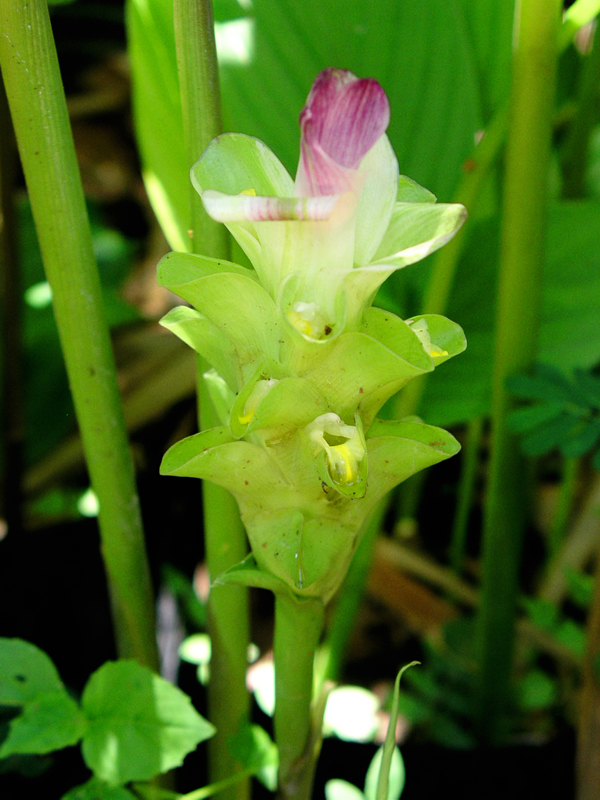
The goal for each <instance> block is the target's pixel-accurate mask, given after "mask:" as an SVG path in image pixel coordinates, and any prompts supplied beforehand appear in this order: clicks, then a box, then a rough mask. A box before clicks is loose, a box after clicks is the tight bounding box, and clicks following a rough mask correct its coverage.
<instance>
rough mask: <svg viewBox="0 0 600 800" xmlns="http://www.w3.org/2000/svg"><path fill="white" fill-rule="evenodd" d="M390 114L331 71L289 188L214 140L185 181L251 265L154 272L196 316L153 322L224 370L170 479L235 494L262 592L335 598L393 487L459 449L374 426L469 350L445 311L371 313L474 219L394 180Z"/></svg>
mask: <svg viewBox="0 0 600 800" xmlns="http://www.w3.org/2000/svg"><path fill="white" fill-rule="evenodd" d="M389 118H390V110H389V104H388V100H387V97H386V96H385V93H384V91H383V89H382V88H381V86H380V85H379V84H378V83H377V82H376V81H375V80H372V79H369V78H366V79H358V78H357V77H356V76H354V75H352V73H350V72H347V71H344V70H335V69H327V70H324V71H323V72H322V73H321V74H320V75H318V76H317V78H316V80H315V82H314V84H313V86H312V89H311V90H310V93H309V95H308V99H307V101H306V105H305V106H304V108H303V109H302V112H301V114H300V129H301V143H300V160H299V164H298V169H297V173H296V177H295V180H293V179H292V178H291V176H290V175H289V174H288V172H287V171H286V169H285V168H284V167H283V165H282V164H281V162H280V161H279V160H278V159H277V158H276V156H275V155H274V154H273V153H272V152H271V151H270V150H269V148H268V147H267V146H266V145H265V144H263V143H262V142H261V141H259V140H258V139H255V138H252V137H250V136H244V135H241V134H233V133H229V134H224V135H222V136H219V137H217V138H216V139H214V140H213V141H212V142H211V144H210V145H209V146H208V148H207V149H206V151H205V152H204V154H203V155H202V157H201V158H200V160H199V161H198V162H197V163H196V164H195V165H194V167H193V168H192V181H193V183H194V185H195V187H196V189H197V190H198V191H199V192H200V195H201V197H202V201H203V203H204V205H205V208H206V210H207V211H208V213H209V214H210V215H211V216H212V217H213V218H214V219H215V220H218V221H220V222H224V223H225V224H226V225H227V227H228V228H229V230H230V231H231V233H232V234H233V235H234V236H235V237H236V239H237V240H238V242H239V244H240V245H241V247H242V248H243V250H244V251H245V252H246V254H247V256H248V258H249V259H250V261H251V263H252V266H253V267H254V269H247V268H245V267H242V266H240V265H238V264H233V263H230V262H226V261H223V260H220V259H214V258H208V257H206V256H200V255H195V254H190V253H170V254H169V255H167V256H165V258H164V259H163V260H162V261H161V264H160V265H159V283H161V284H162V285H163V286H166V287H168V288H169V289H171V291H173V292H174V293H175V294H178V295H180V296H181V297H182V298H184V299H185V300H187V301H188V302H189V303H190V305H191V306H192V307H191V308H189V307H185V306H180V307H178V308H175V309H172V310H171V311H170V312H169V314H167V316H166V317H165V318H163V320H162V321H161V322H162V324H163V325H165V327H167V328H169V329H170V330H172V331H173V332H174V333H176V334H177V335H178V336H179V337H180V338H181V339H183V340H184V341H185V342H186V343H187V344H189V345H190V346H191V347H193V348H194V349H195V350H197V352H198V353H200V354H201V355H202V356H203V357H204V358H205V359H206V360H207V361H208V362H209V363H210V364H211V365H212V367H213V368H214V370H213V371H212V372H211V374H210V376H209V377H210V388H211V396H212V397H213V399H214V400H215V407H216V408H217V410H218V411H219V412H220V416H221V421H222V425H221V427H217V428H212V429H210V430H206V431H202V432H201V433H198V434H196V435H195V436H191V437H188V438H187V439H184V440H183V441H181V442H178V443H177V444H175V445H174V446H173V447H172V448H171V449H170V450H169V452H168V453H167V454H166V455H165V457H164V459H163V463H162V465H161V472H162V473H163V474H167V475H182V476H192V477H198V478H202V479H207V480H211V481H213V482H215V483H217V484H220V485H222V486H225V487H226V488H228V489H229V490H230V491H231V492H232V493H233V494H234V496H235V498H236V500H237V501H238V504H239V507H240V511H241V514H242V518H243V520H244V524H245V526H246V530H247V532H248V536H249V540H250V544H251V547H252V552H253V556H254V559H255V562H256V565H257V571H255V572H253V573H252V575H250V574H249V573H247V572H246V571H245V567H244V569H242V570H241V572H236V569H234V572H235V574H236V576H237V577H236V578H235V579H236V580H238V579H239V580H242V581H245V580H249V581H250V582H252V581H255V580H258V581H259V583H254V584H252V585H262V586H265V587H267V586H268V588H273V587H274V586H275V584H273V583H272V582H269V581H271V579H276V582H277V581H279V583H280V584H281V583H282V584H283V585H285V586H286V587H287V588H288V589H290V590H291V591H293V592H294V593H296V594H300V595H303V596H312V597H321V598H322V599H324V600H327V599H328V598H329V597H331V595H332V593H333V592H334V591H335V590H336V588H337V587H338V586H339V583H340V581H341V579H342V578H343V576H344V574H345V572H346V569H347V567H348V564H349V562H350V559H351V557H352V554H353V552H354V550H355V548H356V546H357V543H358V539H359V535H360V534H359V532H360V530H361V527H362V526H363V524H364V522H365V520H366V519H367V518H368V516H369V514H370V513H371V512H372V511H373V509H374V508H375V507H376V505H377V503H378V502H379V501H380V499H381V498H382V497H383V496H384V495H385V494H386V492H388V491H389V490H390V489H392V488H393V487H394V486H395V485H397V484H398V483H399V482H401V481H403V480H405V479H406V478H407V477H409V476H410V475H412V474H413V473H415V472H417V471H418V470H420V469H423V468H425V467H426V466H429V465H431V464H434V463H437V462H439V461H442V460H443V459H445V458H448V457H450V456H451V455H453V454H454V453H455V452H457V450H458V443H457V442H456V441H455V440H454V439H453V437H452V436H450V434H447V433H446V432H445V431H442V430H440V429H439V428H433V427H431V426H428V425H425V424H423V423H421V422H420V421H415V420H408V421H406V420H405V421H390V422H386V421H382V420H378V419H377V418H376V415H377V413H378V411H379V409H380V408H381V407H382V405H383V404H384V403H385V402H386V401H387V400H388V399H389V398H390V397H391V396H392V395H393V394H395V393H396V392H397V391H399V390H400V389H402V387H403V386H405V385H406V383H408V381H409V380H411V379H412V378H414V377H417V376H419V375H423V374H425V373H427V372H431V371H432V370H433V369H434V368H436V367H437V366H438V365H439V364H442V363H443V362H444V361H446V360H448V359H449V358H452V357H453V356H455V355H457V354H458V353H460V352H462V350H464V348H465V338H464V334H463V332H462V330H461V328H460V327H459V326H458V325H456V324H455V323H453V322H451V321H450V320H448V319H445V318H444V317H441V316H438V315H420V316H416V317H414V318H412V319H410V320H406V321H404V320H402V319H400V318H399V317H397V316H396V315H394V314H391V313H390V312H387V311H384V310H382V309H380V308H373V307H371V304H372V301H373V299H374V296H375V293H376V291H377V288H378V287H379V286H380V284H381V283H382V282H383V281H384V280H385V279H386V278H387V277H388V275H390V274H391V273H392V272H393V271H394V270H396V269H400V268H401V267H404V266H406V265H408V264H411V263H413V262H415V261H418V260H420V259H422V258H424V257H425V256H426V255H428V254H429V253H430V252H432V251H433V250H435V249H437V248H438V247H440V246H441V245H442V244H444V242H445V241H447V240H448V239H449V238H450V237H451V236H452V235H453V234H454V233H455V232H456V230H458V228H459V227H460V225H461V224H462V221H463V220H464V217H465V213H466V212H465V209H464V208H463V206H461V205H443V204H438V203H436V199H435V197H434V196H433V195H432V194H431V193H430V192H428V191H427V190H426V189H423V188H422V187H420V186H419V185H418V184H416V183H415V182H414V181H411V180H410V179H409V178H405V177H404V176H401V175H399V172H398V164H397V161H396V157H395V156H394V153H393V151H392V148H391V145H390V143H389V141H388V138H387V136H386V134H385V131H386V129H387V126H388V122H389ZM244 576H245V577H244ZM257 576H258V577H257ZM265 576H270V577H269V578H268V579H267V578H266V577H265ZM265 581H267V582H266V583H265ZM274 590H275V589H274Z"/></svg>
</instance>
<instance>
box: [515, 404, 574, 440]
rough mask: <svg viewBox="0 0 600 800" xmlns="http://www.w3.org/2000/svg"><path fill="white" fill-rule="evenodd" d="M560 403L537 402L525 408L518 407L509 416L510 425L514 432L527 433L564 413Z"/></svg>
mask: <svg viewBox="0 0 600 800" xmlns="http://www.w3.org/2000/svg"><path fill="white" fill-rule="evenodd" d="M562 409H563V407H562V405H561V404H560V403H536V404H535V405H532V406H526V407H525V408H518V409H517V410H516V411H513V412H511V414H510V415H509V417H508V426H509V428H510V429H511V431H513V432H514V433H526V432H527V431H530V430H532V429H533V428H536V427H538V425H543V424H544V423H545V422H550V420H553V419H555V418H556V417H558V416H559V415H560V414H562Z"/></svg>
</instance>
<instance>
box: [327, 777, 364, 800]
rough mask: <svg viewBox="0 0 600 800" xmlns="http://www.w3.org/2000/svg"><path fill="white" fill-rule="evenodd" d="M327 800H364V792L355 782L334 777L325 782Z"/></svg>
mask: <svg viewBox="0 0 600 800" xmlns="http://www.w3.org/2000/svg"><path fill="white" fill-rule="evenodd" d="M325 800H364V794H363V793H362V792H361V790H360V789H357V788H356V786H354V784H352V783H348V781H343V780H341V779H340V778H333V779H332V780H330V781H327V783H326V784H325Z"/></svg>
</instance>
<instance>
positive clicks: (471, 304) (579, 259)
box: [394, 201, 600, 463]
mask: <svg viewBox="0 0 600 800" xmlns="http://www.w3.org/2000/svg"><path fill="white" fill-rule="evenodd" d="M599 252H600V203H598V202H592V201H586V202H568V203H567V202H565V203H558V204H556V205H555V206H552V207H551V208H550V209H549V221H548V244H547V248H546V264H545V271H544V293H543V303H542V324H541V330H540V346H539V350H538V359H539V360H540V361H543V362H544V363H545V364H549V365H551V366H553V367H555V368H556V369H558V370H559V371H560V372H561V373H565V372H567V373H568V372H569V371H571V370H572V369H573V368H574V367H577V368H588V367H592V366H593V365H594V364H596V363H598V362H599V361H600V338H599V337H598V319H599V318H600V272H599V271H598V253H599ZM497 253H498V223H497V220H487V221H481V222H479V221H478V222H474V223H473V224H472V225H471V230H470V236H469V239H468V242H467V245H466V249H465V252H464V255H463V257H462V259H461V261H460V264H459V268H458V272H457V275H456V278H455V282H454V286H453V288H452V292H451V295H450V299H449V303H448V309H447V314H448V316H449V317H450V318H451V319H454V320H456V321H457V322H458V323H459V324H460V325H461V327H463V328H464V330H465V331H467V333H468V338H469V346H468V348H467V350H466V352H465V353H464V354H463V355H461V357H460V358H457V359H454V360H453V361H452V363H449V364H447V365H446V366H445V367H444V372H443V373H440V374H439V375H436V376H435V377H434V378H433V379H432V380H428V381H427V387H426V392H425V395H424V398H423V403H422V406H421V407H420V408H419V414H421V415H422V416H423V417H424V418H425V419H427V420H429V421H431V422H432V423H433V424H436V425H450V424H456V423H457V422H461V421H464V420H468V419H473V418H474V417H478V416H484V415H485V414H486V413H488V411H489V408H490V387H491V374H492V364H493V341H494V338H493V327H494V319H495V311H494V308H495V286H496V281H497ZM421 274H422V275H423V277H426V273H425V271H423V272H422V273H420V272H419V270H403V271H402V272H401V273H398V276H397V282H396V279H394V281H395V283H394V287H395V291H396V293H397V294H399V295H400V296H401V295H402V293H404V294H405V295H406V294H407V293H408V294H409V295H411V294H412V295H413V296H414V294H415V292H417V291H419V280H420V275H421ZM417 302H418V301H417ZM415 305H416V303H415ZM417 307H418V306H417ZM413 308H414V305H413ZM406 316H408V314H406ZM466 387H468V388H467V390H466ZM544 399H546V395H545V394H544ZM548 399H550V398H548ZM581 400H582V395H581V394H580V397H579V404H580V405H581ZM599 463H600V458H599Z"/></svg>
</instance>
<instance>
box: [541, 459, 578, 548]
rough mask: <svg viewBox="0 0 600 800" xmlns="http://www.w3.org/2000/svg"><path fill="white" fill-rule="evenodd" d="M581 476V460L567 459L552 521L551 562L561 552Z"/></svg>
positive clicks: (550, 539)
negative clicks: (578, 478) (579, 476)
mask: <svg viewBox="0 0 600 800" xmlns="http://www.w3.org/2000/svg"><path fill="white" fill-rule="evenodd" d="M578 475H579V459H578V458H574V457H571V458H565V460H564V462H563V474H562V481H561V484H560V494H559V498H558V507H557V509H556V513H555V514H554V519H553V520H552V527H551V528H550V536H549V554H548V555H549V561H550V559H553V558H554V557H555V556H556V554H557V553H558V551H559V550H560V548H561V546H562V544H563V542H564V540H565V535H566V532H567V524H568V522H569V517H570V515H571V509H572V507H573V496H574V494H575V489H576V488H577V477H578Z"/></svg>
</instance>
